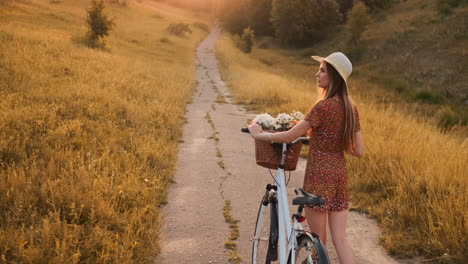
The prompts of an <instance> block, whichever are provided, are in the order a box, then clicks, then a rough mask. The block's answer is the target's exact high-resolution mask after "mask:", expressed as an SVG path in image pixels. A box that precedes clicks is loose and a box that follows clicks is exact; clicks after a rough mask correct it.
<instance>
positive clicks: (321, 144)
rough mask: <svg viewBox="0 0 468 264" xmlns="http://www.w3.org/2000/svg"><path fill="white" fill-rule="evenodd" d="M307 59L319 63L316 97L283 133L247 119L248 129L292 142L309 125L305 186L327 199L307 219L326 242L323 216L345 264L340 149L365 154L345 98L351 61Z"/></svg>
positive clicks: (348, 259)
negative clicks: (317, 93)
mask: <svg viewBox="0 0 468 264" xmlns="http://www.w3.org/2000/svg"><path fill="white" fill-rule="evenodd" d="M312 58H313V59H314V60H317V61H319V62H320V68H319V71H318V72H317V74H316V77H317V86H318V88H319V100H318V102H317V103H316V104H315V105H314V106H313V108H312V110H311V111H310V113H309V114H307V115H306V116H305V118H304V120H302V121H301V122H299V123H298V124H297V125H296V126H294V127H293V128H292V129H291V130H289V131H285V132H278V133H274V134H273V133H268V132H265V131H262V129H261V127H260V126H259V125H257V124H251V125H250V126H249V130H250V133H251V135H252V136H253V137H254V138H256V139H260V140H265V141H272V142H279V143H282V142H291V141H292V140H294V139H296V138H298V137H300V136H302V135H304V134H306V132H307V131H308V130H309V129H311V130H312V131H311V133H310V142H311V144H310V150H309V158H308V160H307V166H306V172H305V177H304V189H305V190H306V191H307V192H310V193H313V194H316V195H321V196H323V197H325V200H326V203H325V205H323V206H321V207H319V208H307V209H306V216H307V219H308V224H309V227H310V229H311V231H312V232H314V233H316V234H317V235H319V236H320V238H321V239H322V241H323V243H326V241H327V236H326V235H327V233H326V224H327V218H328V224H329V227H330V232H331V235H332V241H333V245H334V246H335V249H336V251H337V255H338V258H339V260H340V263H342V264H349V263H354V260H353V256H352V252H351V248H350V246H349V244H348V242H347V239H346V218H347V214H348V210H347V209H348V206H349V193H348V180H347V172H346V163H345V158H344V151H347V152H348V153H350V154H351V155H354V156H356V157H362V155H363V153H364V143H363V139H362V134H361V131H360V124H359V114H358V111H357V108H356V106H354V104H353V103H352V101H351V99H350V97H349V93H348V86H347V83H346V81H347V79H348V77H349V75H350V74H351V71H352V64H351V62H350V61H349V59H348V58H347V57H346V56H345V55H344V54H343V53H341V52H335V53H332V54H330V55H329V56H328V57H326V58H322V57H318V56H312Z"/></svg>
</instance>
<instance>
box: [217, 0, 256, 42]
mask: <svg viewBox="0 0 468 264" xmlns="http://www.w3.org/2000/svg"><path fill="white" fill-rule="evenodd" d="M248 8H249V5H248V1H247V0H239V1H224V2H223V3H222V6H221V12H220V14H221V15H220V19H221V22H222V23H223V27H224V28H225V29H226V30H227V31H229V32H231V33H233V34H238V35H240V34H242V32H243V30H244V28H246V27H248V26H249V21H248V20H249V16H248Z"/></svg>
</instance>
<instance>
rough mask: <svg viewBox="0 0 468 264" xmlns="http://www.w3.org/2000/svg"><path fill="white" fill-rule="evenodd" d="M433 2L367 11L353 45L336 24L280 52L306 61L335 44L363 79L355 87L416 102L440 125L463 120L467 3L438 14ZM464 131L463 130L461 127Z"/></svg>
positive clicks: (261, 42) (467, 95)
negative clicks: (359, 37)
mask: <svg viewBox="0 0 468 264" xmlns="http://www.w3.org/2000/svg"><path fill="white" fill-rule="evenodd" d="M438 2H439V0H406V1H399V2H398V3H396V4H394V5H393V6H392V7H391V8H389V9H385V10H382V11H379V12H376V13H372V14H371V22H370V24H369V26H368V28H367V30H366V31H365V32H364V34H363V36H362V40H361V41H360V43H359V44H358V45H352V44H350V43H349V42H348V38H349V36H348V33H347V32H346V30H345V28H344V27H343V26H342V27H338V28H337V29H336V30H334V31H331V32H328V33H327V36H326V38H325V40H324V41H322V42H317V43H311V45H310V46H309V47H308V48H305V49H286V50H281V51H280V52H281V53H282V54H285V55H287V56H290V57H293V58H295V60H296V62H295V63H298V64H303V65H310V64H311V61H310V55H311V54H320V55H323V56H326V55H327V54H330V53H331V52H334V51H336V50H341V51H343V52H345V53H346V54H348V55H349V56H350V57H351V59H352V61H353V64H354V72H353V77H354V78H355V79H359V80H360V81H362V82H366V83H367V84H368V85H367V86H366V88H365V89H366V90H364V89H362V88H361V87H359V86H358V87H356V88H355V89H356V90H359V91H360V92H362V93H363V94H364V93H372V94H373V96H374V95H377V96H379V97H381V100H382V101H386V102H389V101H391V102H395V103H402V104H411V105H413V106H414V105H418V106H419V107H418V108H414V109H413V110H412V111H419V113H420V114H424V115H426V116H433V117H434V118H435V120H437V121H438V122H439V123H440V126H441V127H446V128H448V127H452V126H454V125H457V124H462V125H464V126H466V125H467V124H468V101H467V100H468V88H467V86H466V83H467V82H468V76H467V75H466V74H464V73H465V72H468V52H467V49H466V47H467V46H468V21H467V19H466V17H468V4H464V5H460V6H458V7H457V8H453V9H451V13H449V14H441V13H440V8H439V7H438ZM452 2H453V1H452ZM458 2H463V1H458ZM257 47H261V48H274V49H275V50H278V49H277V48H278V45H277V44H275V41H272V40H271V39H261V38H258V39H257ZM268 56H271V55H268ZM265 63H266V64H268V59H266V61H265ZM369 86H370V87H372V89H371V90H368V88H369ZM464 133H467V134H466V135H468V132H467V131H466V129H465V132H464Z"/></svg>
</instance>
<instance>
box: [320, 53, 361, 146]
mask: <svg viewBox="0 0 468 264" xmlns="http://www.w3.org/2000/svg"><path fill="white" fill-rule="evenodd" d="M325 63H326V62H325ZM326 64H327V72H328V77H329V80H330V83H329V85H328V88H327V89H325V91H324V94H323V95H322V96H323V99H328V98H330V97H333V96H335V95H338V96H339V98H340V99H341V100H342V102H343V104H344V113H345V122H344V133H343V143H344V146H345V147H347V146H352V145H353V144H354V140H353V135H354V133H355V132H356V131H355V124H356V117H355V116H354V103H353V101H352V99H351V97H350V96H349V93H348V86H347V85H346V82H345V81H344V80H343V77H341V75H340V74H339V73H338V71H337V70H336V69H335V68H334V67H333V66H332V65H331V64H330V63H326Z"/></svg>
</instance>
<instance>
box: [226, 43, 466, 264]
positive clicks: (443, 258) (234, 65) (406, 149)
mask: <svg viewBox="0 0 468 264" xmlns="http://www.w3.org/2000/svg"><path fill="white" fill-rule="evenodd" d="M217 48H218V57H219V58H220V60H221V65H222V74H223V78H224V79H225V80H226V81H227V83H228V85H229V87H230V89H231V90H232V91H233V93H234V95H235V100H236V101H237V102H241V103H244V104H246V105H247V106H248V107H249V108H250V109H251V110H254V111H255V112H256V113H260V112H269V113H272V114H275V113H277V112H280V111H286V112H289V111H291V110H293V109H297V110H299V111H304V112H305V113H307V112H308V110H309V109H310V108H311V107H312V105H313V104H314V101H315V100H316V98H317V97H316V90H315V88H314V87H313V85H312V83H313V81H312V80H313V77H312V76H314V74H315V72H316V70H317V67H318V64H314V65H315V66H307V65H304V64H302V65H301V64H300V63H297V62H296V61H294V60H292V59H291V58H288V57H286V56H285V55H284V54H280V53H279V52H278V51H275V50H260V49H254V51H253V53H252V55H250V56H249V55H245V54H243V53H242V52H240V50H238V49H236V48H235V47H234V44H233V42H232V41H231V40H230V39H229V38H228V37H226V36H224V37H223V38H222V39H221V40H220V42H219V43H218V46H217ZM322 55H323V54H322ZM269 65H272V66H269ZM298 73H300V74H298ZM301 74H302V77H301V76H300V75H301ZM351 79H353V78H351ZM350 87H351V91H355V90H359V91H360V92H359V93H356V94H355V96H354V99H355V101H356V103H357V105H358V107H359V109H360V113H361V124H362V129H363V133H364V137H365V145H366V154H365V156H364V158H363V159H355V158H348V165H349V172H350V184H351V189H352V199H353V206H354V207H356V208H359V209H360V210H363V211H366V212H369V213H370V214H371V215H373V216H375V217H376V218H377V219H378V220H379V223H380V225H381V227H382V228H383V237H382V243H383V244H384V246H385V247H386V248H387V249H389V250H390V252H392V253H394V254H398V255H406V256H415V255H419V254H422V255H424V257H425V258H426V259H427V260H429V262H438V261H440V262H445V263H463V262H464V261H465V260H466V259H468V251H467V248H466V245H467V244H468V240H467V238H468V178H467V177H466V176H467V172H466V171H467V167H466V164H468V140H467V139H466V134H465V136H464V137H462V136H460V135H457V136H456V135H452V134H450V133H445V134H444V133H442V132H440V129H439V128H438V127H437V126H436V124H435V122H434V121H432V120H428V119H425V118H422V117H418V116H417V115H416V114H414V113H411V106H405V107H402V106H401V105H398V104H396V103H392V102H384V103H382V100H381V99H382V97H383V96H378V95H379V94H378V93H377V92H376V90H375V89H374V88H373V87H371V85H370V84H369V83H368V82H364V81H358V80H354V81H353V80H351V83H350ZM357 87H359V89H357ZM366 90H369V91H373V92H372V93H369V94H366V92H365V91H366ZM377 91H378V90H377Z"/></svg>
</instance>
